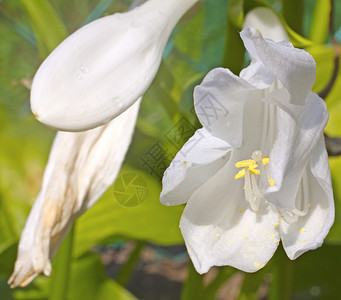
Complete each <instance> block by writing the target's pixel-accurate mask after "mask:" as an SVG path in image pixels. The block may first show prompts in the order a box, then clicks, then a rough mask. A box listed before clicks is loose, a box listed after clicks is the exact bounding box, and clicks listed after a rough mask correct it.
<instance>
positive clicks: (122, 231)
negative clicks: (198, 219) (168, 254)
mask: <svg viewBox="0 0 341 300" xmlns="http://www.w3.org/2000/svg"><path fill="white" fill-rule="evenodd" d="M127 173H134V174H136V175H139V176H141V177H142V178H143V179H144V180H145V181H146V183H147V190H146V192H147V195H146V197H145V199H144V200H143V202H142V203H141V204H140V205H138V206H135V207H125V206H122V205H121V204H120V198H118V197H117V195H116V198H115V194H114V192H115V189H114V188H115V184H114V186H113V187H111V188H110V189H109V190H108V191H107V193H106V194H105V195H104V197H103V198H102V199H100V200H99V201H98V202H97V203H96V204H95V205H94V207H92V208H91V209H90V210H89V211H87V212H86V213H85V214H84V215H83V216H82V217H81V218H80V219H79V221H78V223H77V226H76V242H75V253H76V255H80V254H82V253H84V252H85V251H86V250H88V249H89V248H91V247H92V246H94V245H95V244H99V243H101V242H102V241H104V240H107V239H108V238H113V237H115V236H123V237H126V238H129V239H137V240H146V241H150V242H153V243H156V244H161V245H173V244H181V243H183V239H182V236H181V234H180V230H179V226H178V225H179V219H180V215H181V212H182V210H183V208H182V207H181V206H176V207H165V206H163V205H162V204H160V201H159V196H160V191H161V185H160V183H159V182H158V181H157V180H156V179H155V178H153V177H151V176H150V175H148V174H146V173H144V172H142V171H140V170H136V169H131V168H127V167H125V168H123V169H122V170H121V172H120V174H119V176H118V177H117V180H120V178H121V176H122V175H125V174H127ZM143 189H144V185H141V187H138V186H137V189H136V193H139V192H141V193H143V192H144V191H143ZM123 193H125V195H126V196H128V197H129V196H135V191H132V190H131V189H129V190H128V189H127V190H126V191H123ZM137 196H139V195H137Z"/></svg>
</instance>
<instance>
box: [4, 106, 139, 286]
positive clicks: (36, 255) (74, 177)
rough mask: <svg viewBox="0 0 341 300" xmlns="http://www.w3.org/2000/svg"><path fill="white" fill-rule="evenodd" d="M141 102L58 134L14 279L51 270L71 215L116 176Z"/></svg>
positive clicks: (15, 282)
mask: <svg viewBox="0 0 341 300" xmlns="http://www.w3.org/2000/svg"><path fill="white" fill-rule="evenodd" d="M139 104H140V101H138V102H137V103H135V104H134V105H133V106H132V107H131V108H129V109H128V110H127V111H126V112H125V113H123V114H122V115H120V116H119V117H117V118H116V119H114V120H113V121H111V122H110V123H108V124H107V125H105V126H102V127H98V128H96V129H93V130H90V131H87V132H80V133H67V132H59V133H58V134H57V136H56V138H55V141H54V143H53V146H52V149H51V153H50V157H49V161H48V164H47V166H46V169H45V173H44V179H43V184H42V189H41V191H40V193H39V196H38V198H37V201H36V202H35V204H34V205H33V208H32V210H31V212H30V215H29V217H28V220H27V223H26V225H25V228H24V231H23V232H22V235H21V239H20V242H19V249H18V257H17V261H16V263H15V269H14V273H13V275H12V276H11V278H10V280H9V283H10V284H12V285H13V286H25V285H27V284H29V283H30V281H31V280H32V279H33V278H34V277H35V276H37V275H38V274H39V273H40V272H44V273H45V275H49V274H50V272H51V260H52V258H53V257H54V255H55V254H56V252H57V250H58V247H59V246H60V244H61V242H62V241H63V239H64V237H65V236H66V234H67V233H68V231H69V229H70V227H71V225H72V222H73V220H74V219H75V218H76V217H78V216H79V215H80V214H82V213H83V212H84V211H85V210H86V209H88V208H89V207H90V206H91V205H93V204H94V203H95V202H96V201H97V200H98V198H99V197H100V196H101V195H102V194H103V193H104V192H105V191H106V189H107V188H108V187H109V186H110V185H111V184H112V183H113V181H114V179H115V177H116V176H117V174H118V172H119V169H120V167H121V164H122V162H123V159H124V157H125V154H126V151H127V149H128V146H129V144H130V141H131V137H132V134H133V130H134V127H135V122H136V117H137V113H138V108H139Z"/></svg>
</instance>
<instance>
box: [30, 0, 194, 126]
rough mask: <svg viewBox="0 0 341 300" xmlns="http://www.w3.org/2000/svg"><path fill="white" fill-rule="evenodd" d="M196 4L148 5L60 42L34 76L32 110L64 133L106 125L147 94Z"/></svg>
mask: <svg viewBox="0 0 341 300" xmlns="http://www.w3.org/2000/svg"><path fill="white" fill-rule="evenodd" d="M196 1H197V0H185V1H184V0H173V1H168V0H162V1H161V0H150V1H147V2H146V3H144V4H143V5H141V6H139V7H137V8H135V9H133V10H132V11H130V12H127V13H124V14H118V13H117V14H114V15H112V16H108V17H104V18H101V19H99V20H96V21H94V22H92V23H90V24H88V25H86V26H84V27H82V28H81V29H79V30H77V31H76V32H75V33H74V34H72V35H71V36H70V37H68V38H67V39H66V40H65V41H64V42H62V43H61V44H60V45H59V46H58V47H57V48H56V49H55V50H54V51H53V52H52V53H51V54H50V56H49V57H48V58H47V59H46V60H45V61H44V62H43V64H42V65H41V66H40V68H39V70H38V72H37V74H36V75H35V77H34V80H33V84H32V91H31V109H32V112H33V113H34V114H35V116H36V117H37V119H38V120H39V121H41V122H42V123H44V124H46V125H48V126H50V127H53V128H56V129H58V130H65V131H82V130H87V129H91V128H94V127H97V126H99V125H103V124H105V123H107V122H108V121H110V120H111V119H113V118H114V117H116V116H118V115H119V114H120V113H122V112H123V111H124V110H126V109H127V108H128V107H129V106H130V105H132V104H133V103H134V102H135V101H136V100H137V99H138V98H139V97H141V96H142V95H143V93H144V92H145V91H146V89H147V88H148V87H149V85H150V83H151V82H152V81H153V78H154V76H155V74H156V72H157V70H158V68H159V64H160V60H161V56H162V53H163V49H164V46H165V43H166V42H167V39H168V37H169V35H170V33H171V31H172V29H173V27H174V26H175V24H176V23H177V21H178V20H179V18H180V17H181V16H182V15H183V14H184V13H185V12H186V11H187V9H189V8H190V7H191V6H192V5H193V4H194V3H195V2H196Z"/></svg>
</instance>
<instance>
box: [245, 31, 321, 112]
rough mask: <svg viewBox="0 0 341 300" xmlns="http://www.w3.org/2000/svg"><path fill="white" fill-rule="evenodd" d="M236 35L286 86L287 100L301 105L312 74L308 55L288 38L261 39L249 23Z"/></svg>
mask: <svg viewBox="0 0 341 300" xmlns="http://www.w3.org/2000/svg"><path fill="white" fill-rule="evenodd" d="M240 36H241V38H242V39H243V41H244V45H245V47H246V49H247V50H248V52H249V53H250V55H251V56H252V57H253V58H254V59H255V60H256V61H260V62H262V63H263V64H264V65H265V66H266V68H268V69H269V71H271V72H272V73H273V74H274V75H275V77H277V78H278V79H279V80H280V81H281V82H282V84H283V85H284V86H285V88H287V89H288V91H289V93H290V96H291V102H292V103H293V104H300V105H303V104H304V102H305V99H306V97H307V95H308V93H310V91H311V88H312V87H313V84H314V81H315V76H316V64H315V61H314V59H313V58H312V56H311V55H310V54H309V53H308V52H306V51H304V50H301V49H297V48H294V47H293V46H292V45H291V44H290V43H289V42H280V43H274V42H273V41H271V40H264V39H263V37H262V35H261V33H260V32H259V31H257V30H255V29H253V28H250V27H248V28H245V29H243V30H242V32H241V33H240Z"/></svg>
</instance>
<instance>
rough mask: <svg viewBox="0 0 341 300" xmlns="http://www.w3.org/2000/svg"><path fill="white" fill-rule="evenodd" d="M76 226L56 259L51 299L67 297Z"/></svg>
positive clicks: (57, 299) (62, 299) (63, 299)
mask: <svg viewBox="0 0 341 300" xmlns="http://www.w3.org/2000/svg"><path fill="white" fill-rule="evenodd" d="M74 226H75V224H74V225H73V226H72V227H71V230H70V232H69V234H68V235H67V237H66V239H65V240H64V242H63V243H62V245H61V247H60V249H59V251H58V253H57V255H56V257H55V259H54V261H53V272H52V276H51V289H50V290H51V293H50V297H49V300H65V299H67V292H68V284H69V281H70V273H71V272H70V269H71V260H72V246H73V239H74Z"/></svg>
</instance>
